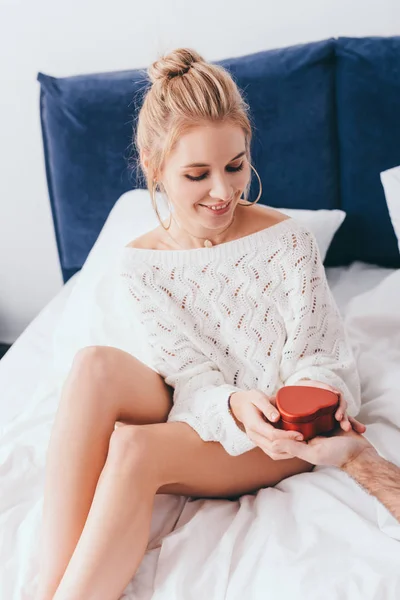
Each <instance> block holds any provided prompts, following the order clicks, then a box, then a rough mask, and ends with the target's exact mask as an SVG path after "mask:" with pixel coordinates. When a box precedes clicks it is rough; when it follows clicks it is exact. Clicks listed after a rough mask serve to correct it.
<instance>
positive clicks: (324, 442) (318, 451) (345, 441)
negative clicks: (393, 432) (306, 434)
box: [276, 417, 376, 468]
mask: <svg viewBox="0 0 400 600" xmlns="http://www.w3.org/2000/svg"><path fill="white" fill-rule="evenodd" d="M349 421H350V425H351V426H352V429H351V431H347V432H345V431H343V430H342V429H340V428H338V429H336V430H334V431H333V433H332V434H331V436H330V437H328V436H326V437H324V436H316V437H314V438H312V439H311V440H309V441H308V442H296V441H293V440H279V442H277V444H276V446H277V448H276V451H277V452H278V451H280V452H286V453H290V455H291V456H292V457H293V456H297V457H298V458H301V459H302V460H306V461H307V462H309V463H311V464H313V465H327V466H334V467H339V468H342V467H344V466H345V465H346V464H348V463H350V462H351V461H353V460H354V459H355V458H357V456H359V455H360V454H361V452H364V451H365V450H366V451H368V452H373V453H376V450H375V448H374V447H373V446H372V444H370V443H369V441H368V440H367V439H366V438H365V437H364V436H362V435H361V434H360V433H357V430H359V429H360V428H364V431H365V429H366V427H365V425H363V424H362V423H360V422H359V421H357V420H356V419H353V417H349Z"/></svg>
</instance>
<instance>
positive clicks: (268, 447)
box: [251, 433, 293, 460]
mask: <svg viewBox="0 0 400 600" xmlns="http://www.w3.org/2000/svg"><path fill="white" fill-rule="evenodd" d="M251 439H252V440H253V441H254V442H255V443H256V444H257V446H259V447H260V448H261V450H263V452H265V454H267V455H268V456H270V457H271V458H272V459H273V460H288V459H289V458H293V455H292V454H290V453H287V452H281V451H279V450H278V448H277V446H274V444H276V443H277V440H275V441H273V442H271V441H270V440H268V439H267V438H265V437H264V436H262V435H259V434H258V433H254V434H253V435H252V436H251Z"/></svg>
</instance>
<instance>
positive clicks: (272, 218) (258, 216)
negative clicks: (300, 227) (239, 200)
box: [244, 204, 290, 231]
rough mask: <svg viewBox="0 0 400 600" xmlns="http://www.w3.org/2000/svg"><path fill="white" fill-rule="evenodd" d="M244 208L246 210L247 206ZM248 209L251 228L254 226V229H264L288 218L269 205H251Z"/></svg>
mask: <svg viewBox="0 0 400 600" xmlns="http://www.w3.org/2000/svg"><path fill="white" fill-rule="evenodd" d="M244 210H247V207H246V208H245V209H244ZM248 211H249V212H251V221H252V224H251V228H253V227H254V231H258V230H259V229H266V228H267V227H272V226H273V225H276V224H277V223H280V222H281V221H286V219H290V217H289V216H288V215H285V214H284V213H282V212H280V211H279V210H277V209H276V208H271V207H270V206H266V205H264V204H259V205H257V206H252V207H251V209H250V208H249V209H248Z"/></svg>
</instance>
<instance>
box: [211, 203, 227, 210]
mask: <svg viewBox="0 0 400 600" xmlns="http://www.w3.org/2000/svg"><path fill="white" fill-rule="evenodd" d="M228 204H229V202H227V203H226V204H223V205H222V206H219V207H218V208H216V207H214V206H209V207H208V208H211V210H222V209H224V208H226V207H227V206H228Z"/></svg>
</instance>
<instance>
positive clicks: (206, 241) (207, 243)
mask: <svg viewBox="0 0 400 600" xmlns="http://www.w3.org/2000/svg"><path fill="white" fill-rule="evenodd" d="M172 219H173V220H174V221H175V223H176V224H177V225H178V227H179V228H180V229H183V231H186V233H189V231H187V229H185V228H184V227H182V226H181V225H179V223H178V222H177V220H176V219H175V217H174V216H172ZM234 220H235V215H233V217H232V220H231V222H230V223H229V225H228V226H227V227H225V229H223V230H222V231H220V233H224V231H226V230H227V229H228V228H229V227H230V226H231V225H232V223H233V221H234ZM168 234H169V235H170V237H171V238H172V239H173V240H174V242H176V243H177V244H178V245H179V246H180V247H181V248H183V246H182V244H180V243H179V242H178V240H176V239H175V238H174V237H173V236H172V235H171V234H170V232H169V231H168ZM189 235H191V236H192V237H195V238H197V239H198V240H204V247H205V248H211V246H213V243H212V241H211V240H209V239H208V238H203V237H200V236H198V235H193V233H189ZM183 250H187V248H183Z"/></svg>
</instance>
